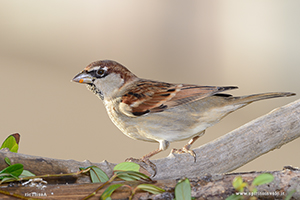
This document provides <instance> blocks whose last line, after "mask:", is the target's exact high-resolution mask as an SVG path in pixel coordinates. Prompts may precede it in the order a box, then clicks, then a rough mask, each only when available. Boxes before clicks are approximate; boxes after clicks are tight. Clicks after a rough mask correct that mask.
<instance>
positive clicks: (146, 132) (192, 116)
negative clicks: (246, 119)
mask: <svg viewBox="0 0 300 200" xmlns="http://www.w3.org/2000/svg"><path fill="white" fill-rule="evenodd" d="M198 106H199V105H197V104H196V105H195V107H193V108H191V105H186V106H178V107H176V108H171V109H167V110H165V111H163V112H157V113H149V114H147V115H144V116H139V117H129V116H126V115H124V114H121V113H113V112H117V110H116V109H107V112H108V114H109V116H110V118H111V120H112V121H113V123H114V124H115V125H116V126H117V127H118V128H119V129H120V130H121V131H122V132H123V133H124V134H125V135H126V136H128V137H130V138H133V139H137V140H144V141H149V142H155V141H161V140H167V141H169V142H174V141H181V140H186V139H190V138H192V137H195V136H197V135H200V134H201V132H202V131H204V130H205V129H207V128H208V127H210V126H212V125H214V124H216V123H217V122H219V121H220V120H221V119H222V118H223V117H224V116H226V115H227V114H228V113H230V112H232V111H234V110H236V109H238V108H239V107H241V105H238V106H237V105H234V106H233V105H231V106H229V107H230V108H229V107H226V106H225V107H219V108H213V109H204V110H199V107H198ZM202 108H203V107H202ZM176 109H177V110H176Z"/></svg>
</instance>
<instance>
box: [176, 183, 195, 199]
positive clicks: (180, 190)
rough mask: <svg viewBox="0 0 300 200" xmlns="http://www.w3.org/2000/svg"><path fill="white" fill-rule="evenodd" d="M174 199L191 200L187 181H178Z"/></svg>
mask: <svg viewBox="0 0 300 200" xmlns="http://www.w3.org/2000/svg"><path fill="white" fill-rule="evenodd" d="M175 198H176V200H191V198H192V195H191V185H190V181H189V179H187V178H186V179H184V180H180V181H178V183H177V184H176V186H175Z"/></svg>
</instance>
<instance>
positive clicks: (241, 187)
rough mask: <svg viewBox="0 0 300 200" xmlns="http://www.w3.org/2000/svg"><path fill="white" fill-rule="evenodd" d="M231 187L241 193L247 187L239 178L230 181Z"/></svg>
mask: <svg viewBox="0 0 300 200" xmlns="http://www.w3.org/2000/svg"><path fill="white" fill-rule="evenodd" d="M232 186H233V187H234V189H236V190H237V191H239V192H243V191H244V188H245V187H247V186H248V184H247V183H245V182H244V181H243V179H242V177H241V176H237V177H235V178H234V179H233V181H232Z"/></svg>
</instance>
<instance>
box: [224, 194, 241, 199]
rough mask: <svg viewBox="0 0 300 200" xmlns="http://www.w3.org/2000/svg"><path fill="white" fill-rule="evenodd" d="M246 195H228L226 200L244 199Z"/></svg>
mask: <svg viewBox="0 0 300 200" xmlns="http://www.w3.org/2000/svg"><path fill="white" fill-rule="evenodd" d="M243 199H244V197H243V196H242V195H236V194H233V195H230V196H229V197H227V198H226V199H225V200H243Z"/></svg>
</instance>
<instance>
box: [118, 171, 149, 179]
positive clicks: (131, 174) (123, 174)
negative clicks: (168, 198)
mask: <svg viewBox="0 0 300 200" xmlns="http://www.w3.org/2000/svg"><path fill="white" fill-rule="evenodd" d="M115 174H116V175H117V177H118V178H120V179H123V180H125V181H136V180H140V179H142V180H147V181H152V180H151V178H150V177H149V176H147V175H145V174H143V173H141V172H136V171H115Z"/></svg>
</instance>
